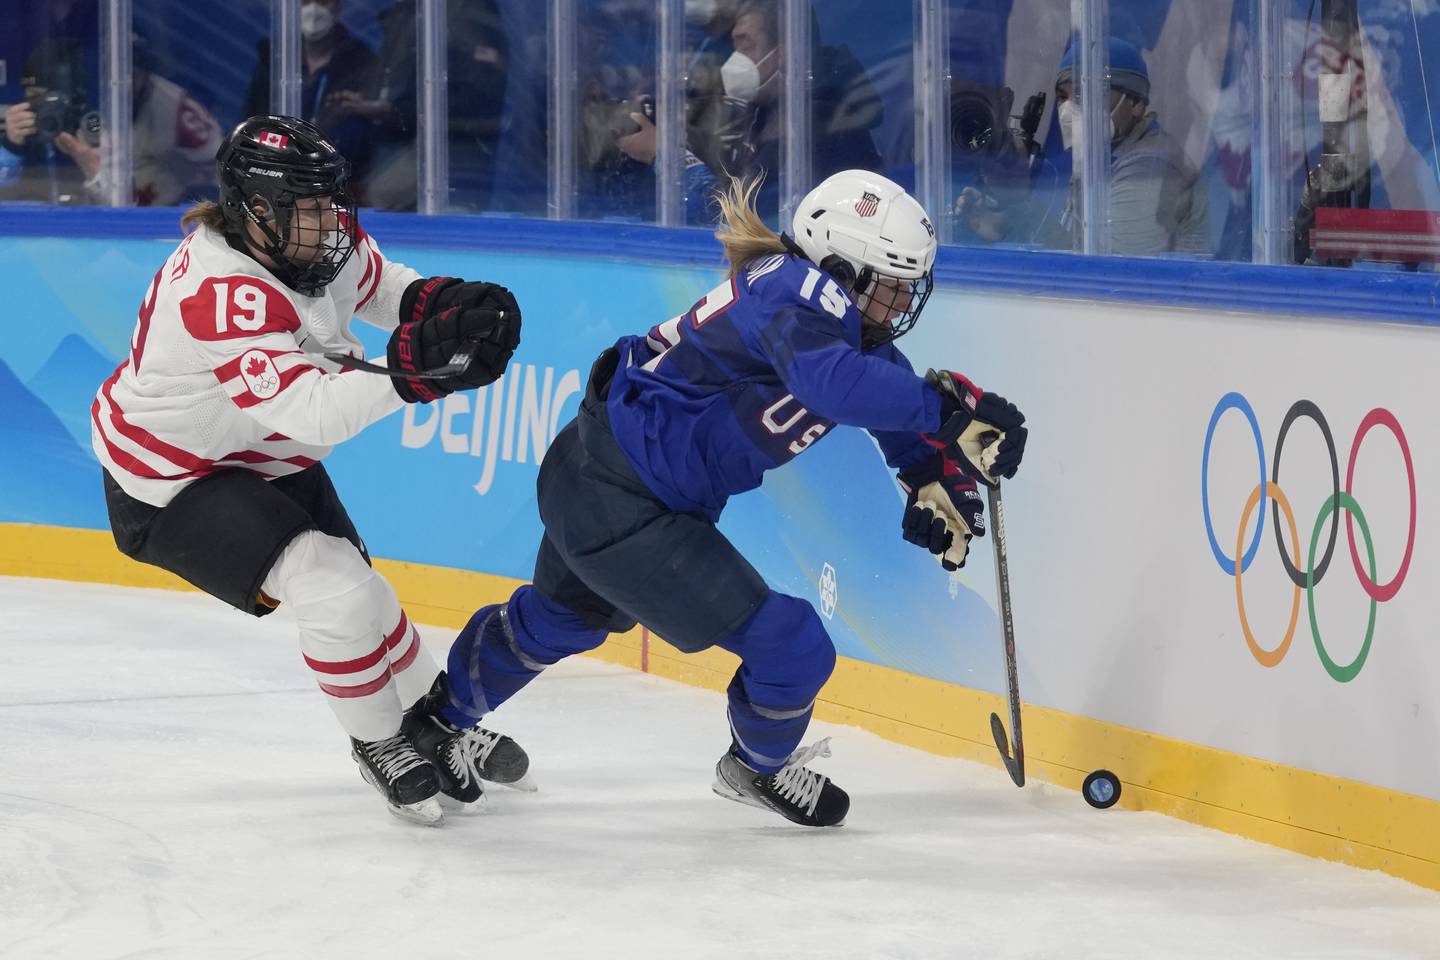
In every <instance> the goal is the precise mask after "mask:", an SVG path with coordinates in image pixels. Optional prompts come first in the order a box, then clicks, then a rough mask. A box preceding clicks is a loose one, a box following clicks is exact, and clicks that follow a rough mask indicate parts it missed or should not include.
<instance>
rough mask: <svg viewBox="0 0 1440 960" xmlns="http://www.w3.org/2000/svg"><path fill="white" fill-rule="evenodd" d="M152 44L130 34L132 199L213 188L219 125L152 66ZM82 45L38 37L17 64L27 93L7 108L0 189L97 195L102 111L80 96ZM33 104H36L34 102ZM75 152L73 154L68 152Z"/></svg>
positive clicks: (87, 198)
mask: <svg viewBox="0 0 1440 960" xmlns="http://www.w3.org/2000/svg"><path fill="white" fill-rule="evenodd" d="M154 66H155V65H154V63H153V58H152V57H151V56H150V54H149V47H148V45H147V44H146V43H145V41H144V40H143V39H141V38H139V37H137V38H136V39H135V42H134V70H133V77H134V101H133V108H134V116H133V117H132V126H131V138H132V140H131V143H132V150H133V156H134V174H133V177H134V191H135V192H134V197H133V200H134V203H135V204H136V205H137V206H142V207H143V206H152V205H158V206H170V205H174V204H177V203H180V202H181V201H182V200H185V199H196V198H202V197H206V196H209V195H211V194H213V193H214V192H215V184H214V180H215V169H214V164H215V151H216V150H217V149H218V148H219V145H220V137H221V133H220V127H219V124H217V123H216V122H215V118H214V117H212V116H211V115H210V112H209V111H208V110H206V109H205V108H204V107H202V106H201V105H200V104H199V103H197V102H196V101H195V99H194V98H193V97H191V96H190V95H189V94H188V93H186V92H185V91H184V90H183V89H181V88H180V87H179V86H178V85H176V84H175V83H172V82H171V81H169V80H166V79H165V78H164V77H161V76H158V75H156V73H155V72H154ZM84 76H85V70H84V53H83V50H82V48H81V47H80V46H79V45H78V44H76V43H73V42H68V41H50V42H48V43H46V44H42V45H41V46H40V47H38V48H37V49H36V50H35V52H34V53H33V54H32V55H31V56H30V58H29V59H28V60H27V61H26V64H25V66H24V68H23V69H22V73H21V84H22V86H24V87H25V96H26V100H25V101H24V102H22V103H18V104H15V105H13V106H11V107H9V108H7V109H6V111H5V136H4V139H3V140H0V171H6V172H8V174H9V175H8V176H3V175H0V197H3V198H4V199H6V200H41V201H45V202H50V203H103V202H105V200H106V195H107V192H108V191H107V184H106V183H105V181H104V177H103V175H104V171H103V170H102V167H101V142H102V140H103V139H104V135H103V131H101V129H100V125H99V114H98V113H97V112H95V111H93V110H91V109H90V108H89V107H88V106H87V105H86V104H85V100H84V89H85V82H84ZM37 107H38V112H37ZM71 161H73V163H72V162H71Z"/></svg>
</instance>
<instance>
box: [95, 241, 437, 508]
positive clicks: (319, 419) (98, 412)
mask: <svg viewBox="0 0 1440 960" xmlns="http://www.w3.org/2000/svg"><path fill="white" fill-rule="evenodd" d="M358 232H359V236H360V239H359V241H358V243H357V246H356V250H355V254H354V255H353V256H352V257H351V258H350V260H349V262H348V263H346V264H345V267H344V269H343V270H341V271H340V275H339V276H338V277H336V278H335V280H334V282H333V283H331V284H330V285H329V286H328V287H326V288H325V290H324V291H323V292H322V293H321V295H320V296H317V297H307V296H304V295H302V294H299V293H296V292H295V291H294V290H291V289H290V288H289V287H287V286H285V285H284V284H283V283H281V282H280V281H279V280H277V279H276V278H275V277H274V275H272V274H271V273H270V271H268V270H267V269H266V268H265V267H264V266H262V265H261V264H259V263H258V262H256V261H255V260H254V259H252V258H251V257H249V256H247V255H245V254H243V253H240V252H239V251H237V250H235V249H233V248H232V247H230V245H229V244H227V243H226V242H225V238H224V237H223V236H222V235H221V234H220V232H219V231H217V230H213V229H210V228H208V227H201V228H199V229H198V230H196V231H195V232H194V233H192V234H191V235H190V236H188V237H186V238H185V240H184V241H182V242H181V244H180V246H179V247H177V248H176V249H175V252H174V253H172V254H171V255H170V258H169V259H168V260H166V261H165V264H164V266H162V267H161V268H160V270H159V272H157V273H156V274H155V279H154V280H152V281H151V283H150V287H149V289H148V290H147V291H146V293H145V299H144V302H143V303H142V304H141V306H140V318H139V323H138V324H137V325H136V328H135V334H134V337H133V338H132V340H131V350H130V355H129V357H128V358H126V359H125V361H124V362H122V363H121V364H120V366H119V367H118V368H117V369H116V371H115V373H114V375H112V376H111V377H110V379H108V380H106V381H105V383H104V384H103V385H102V386H101V387H100V391H99V393H97V394H96V397H95V402H94V403H93V404H92V405H91V408H90V415H91V421H92V423H91V438H92V440H91V442H92V443H93V445H94V448H95V455H96V456H97V457H98V458H99V459H100V463H101V465H103V466H104V467H105V469H106V470H108V471H109V472H110V475H111V476H113V477H114V478H115V482H116V483H118V484H119V485H120V487H121V489H123V490H124V491H125V492H126V493H128V494H129V495H130V496H132V497H134V498H135V499H137V500H142V501H144V502H145V503H149V504H153V505H154V506H157V507H163V506H164V505H165V504H167V503H169V502H170V500H171V499H172V498H173V497H174V496H175V495H176V494H177V493H179V492H180V491H181V490H182V489H184V488H185V486H187V485H188V484H190V483H193V482H194V481H195V480H197V479H199V478H201V477H203V476H206V475H208V474H210V473H213V472H215V471H216V470H222V469H226V468H230V467H243V468H245V469H248V470H253V471H255V472H256V473H259V474H261V475H262V476H265V477H281V476H285V475H287V474H291V473H296V472H298V471H300V470H303V469H305V468H306V467H308V466H310V465H312V464H314V463H316V462H318V461H319V460H320V459H321V458H323V457H324V456H325V455H326V454H328V453H329V452H330V450H331V448H332V447H333V446H334V445H335V444H337V443H339V442H340V441H342V440H347V439H349V438H350V437H353V436H355V435H356V434H358V433H359V432H360V431H361V430H363V429H365V427H367V426H369V425H370V424H371V423H374V422H375V421H376V420H379V419H380V418H381V417H383V416H385V415H386V414H389V413H393V412H394V411H395V410H398V409H399V408H400V407H401V406H402V401H401V400H400V397H399V396H398V395H397V394H396V393H395V390H394V388H393V387H391V385H390V381H389V378H388V377H381V376H376V375H374V374H368V373H363V372H350V371H344V372H342V371H340V370H339V368H337V366H336V365H335V364H334V363H332V362H330V361H328V360H325V359H324V357H323V355H324V354H326V353H347V354H350V355H351V356H357V357H358V356H361V355H362V354H363V352H364V351H363V348H362V346H361V344H360V341H359V339H357V338H356V337H355V335H354V334H353V333H351V331H350V318H351V317H352V316H358V317H359V318H360V319H362V320H365V321H366V322H368V323H372V324H374V325H376V326H378V327H382V328H385V329H394V327H395V326H396V324H397V323H398V321H399V317H398V311H399V304H400V298H401V295H402V294H403V293H404V292H405V288H406V287H407V286H409V285H410V283H411V282H412V281H414V280H416V279H418V278H419V276H420V275H419V274H418V273H416V272H415V271H414V270H412V269H410V268H409V267H406V266H403V265H401V264H398V263H391V262H390V261H388V260H386V259H385V258H384V256H382V255H381V253H380V249H379V247H377V246H376V245H375V242H374V240H372V239H371V238H370V237H368V236H366V235H365V233H364V231H363V230H361V231H358Z"/></svg>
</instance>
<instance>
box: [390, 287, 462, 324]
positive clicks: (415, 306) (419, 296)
mask: <svg viewBox="0 0 1440 960" xmlns="http://www.w3.org/2000/svg"><path fill="white" fill-rule="evenodd" d="M463 282H464V281H462V280H457V279H456V278H454V277H421V278H420V279H419V280H414V281H412V282H411V284H410V286H408V287H406V288H405V292H404V293H403V294H401V295H400V311H399V314H400V316H399V320H400V322H401V323H411V322H413V321H415V320H423V319H425V318H426V317H428V316H431V315H433V314H435V313H436V312H438V311H437V310H436V303H437V301H438V300H439V297H440V293H441V291H442V290H444V289H445V288H446V287H449V286H452V285H454V284H457V283H463Z"/></svg>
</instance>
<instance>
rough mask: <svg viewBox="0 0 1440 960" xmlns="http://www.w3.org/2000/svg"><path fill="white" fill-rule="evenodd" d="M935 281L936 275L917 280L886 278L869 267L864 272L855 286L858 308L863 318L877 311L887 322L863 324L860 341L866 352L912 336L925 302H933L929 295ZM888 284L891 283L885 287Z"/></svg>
mask: <svg viewBox="0 0 1440 960" xmlns="http://www.w3.org/2000/svg"><path fill="white" fill-rule="evenodd" d="M933 277H934V273H933V271H931V272H927V273H926V274H925V276H923V277H916V278H914V279H909V278H905V277H887V276H885V275H884V274H881V273H877V272H876V271H875V270H872V269H870V268H868V267H867V268H866V269H865V270H863V271H861V273H860V278H859V280H858V281H857V282H856V284H855V290H856V304H855V305H856V307H858V308H859V310H860V313H861V315H862V317H863V316H866V315H868V314H871V313H874V312H876V308H878V312H879V313H880V315H881V316H882V317H885V318H888V319H886V320H884V321H883V322H882V323H873V322H870V321H869V320H868V319H866V320H865V322H864V323H863V324H862V326H861V340H862V342H863V345H864V346H865V347H866V348H867V349H869V348H873V347H878V346H880V345H881V344H884V343H889V342H890V341H891V340H894V339H896V338H897V337H903V336H904V335H905V334H907V333H909V332H910V329H911V328H912V327H914V326H915V322H916V321H917V320H919V319H920V311H921V310H924V309H925V301H927V300H929V299H930V291H931V290H933V289H934V286H935V284H934V281H933ZM885 280H889V281H891V282H890V283H885V282H884V281H885Z"/></svg>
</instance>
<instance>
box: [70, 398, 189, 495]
mask: <svg viewBox="0 0 1440 960" xmlns="http://www.w3.org/2000/svg"><path fill="white" fill-rule="evenodd" d="M90 419H91V420H92V421H94V423H95V429H96V430H97V431H98V432H99V434H100V439H101V440H102V441H103V442H104V444H105V452H106V453H108V454H110V459H111V460H113V461H114V462H115V465H116V466H117V467H119V468H121V469H122V470H124V471H125V472H126V473H129V474H133V475H134V476H137V477H140V478H141V479H143V480H185V479H187V478H189V477H191V476H193V474H188V473H182V474H179V475H177V476H164V475H162V474H160V473H157V472H156V471H155V470H154V469H153V468H152V467H149V466H147V465H146V464H145V463H144V462H142V461H140V460H137V459H136V458H135V457H134V456H132V455H131V454H129V453H127V452H126V451H124V450H121V449H120V448H119V447H117V446H115V444H113V443H111V442H110V437H109V436H107V435H106V433H105V427H104V425H103V424H101V422H100V398H99V397H98V396H97V397H96V398H95V399H94V401H93V402H91V404H90Z"/></svg>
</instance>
